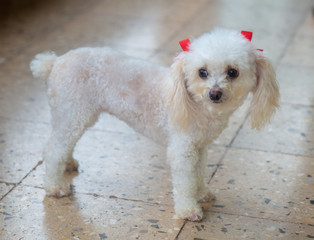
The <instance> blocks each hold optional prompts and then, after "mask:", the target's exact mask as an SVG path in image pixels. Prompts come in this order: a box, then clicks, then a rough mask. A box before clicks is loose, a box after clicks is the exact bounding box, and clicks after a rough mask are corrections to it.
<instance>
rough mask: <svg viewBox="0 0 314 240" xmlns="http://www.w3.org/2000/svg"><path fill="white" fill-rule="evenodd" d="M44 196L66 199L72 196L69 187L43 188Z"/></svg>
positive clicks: (50, 186)
mask: <svg viewBox="0 0 314 240" xmlns="http://www.w3.org/2000/svg"><path fill="white" fill-rule="evenodd" d="M45 190H46V195H47V196H51V197H57V198H61V197H67V196H70V195H71V194H72V189H71V186H70V185H65V184H64V185H54V186H52V185H49V186H46V187H45Z"/></svg>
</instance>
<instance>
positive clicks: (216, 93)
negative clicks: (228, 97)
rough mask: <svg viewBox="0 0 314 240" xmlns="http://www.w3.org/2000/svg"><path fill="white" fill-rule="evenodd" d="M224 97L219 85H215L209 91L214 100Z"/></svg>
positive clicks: (211, 98)
mask: <svg viewBox="0 0 314 240" xmlns="http://www.w3.org/2000/svg"><path fill="white" fill-rule="evenodd" d="M221 97H222V89H221V88H219V87H213V88H212V89H210V91H209V98H210V100H212V101H214V102H218V101H219V100H220V99H221Z"/></svg>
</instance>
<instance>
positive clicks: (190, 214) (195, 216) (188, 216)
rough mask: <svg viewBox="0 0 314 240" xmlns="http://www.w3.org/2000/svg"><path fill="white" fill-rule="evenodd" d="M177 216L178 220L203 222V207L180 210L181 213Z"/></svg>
mask: <svg viewBox="0 0 314 240" xmlns="http://www.w3.org/2000/svg"><path fill="white" fill-rule="evenodd" d="M176 216H177V217H178V218H181V219H184V220H189V221H192V222H197V221H200V220H202V218H203V211H202V209H201V207H199V206H196V207H192V208H189V209H184V210H179V211H177V213H176Z"/></svg>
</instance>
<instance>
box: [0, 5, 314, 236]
mask: <svg viewBox="0 0 314 240" xmlns="http://www.w3.org/2000/svg"><path fill="white" fill-rule="evenodd" d="M313 6H314V1H313V0H302V1H300V0H278V1H273V0H264V1H257V0H237V1H235V0H193V1H190V0H173V1H170V0H124V1H123V0H89V1H86V0H54V1H39V0H0V239H10V240H11V239H184V240H185V239H194V240H196V239H198V240H200V239H204V240H205V239H206V240H207V239H310V238H314V99H313V93H314V79H313V76H314V20H313ZM215 27H224V28H231V29H236V30H238V31H241V30H247V31H252V32H253V40H252V43H253V44H254V45H255V46H256V48H261V49H264V54H265V56H267V57H268V58H269V59H270V60H271V61H272V63H273V64H274V66H275V68H276V71H277V79H278V82H279V84H280V91H281V108H280V110H279V111H278V113H277V114H276V116H275V118H274V119H273V122H272V123H271V124H270V125H269V126H267V127H266V128H265V129H264V130H262V131H260V132H257V131H253V130H251V129H250V125H249V121H248V112H247V109H248V106H249V99H248V100H247V101H246V102H245V103H244V105H243V107H241V108H240V109H239V110H238V111H237V112H235V114H234V115H233V116H232V118H231V119H230V122H229V126H228V128H227V129H226V130H225V131H224V132H223V133H222V135H221V136H220V137H219V138H218V139H217V140H216V141H215V143H214V144H213V146H212V147H210V148H209V150H208V151H209V159H208V163H207V166H206V182H207V183H208V185H209V188H210V189H211V190H212V192H213V193H214V194H215V195H216V200H215V201H214V202H211V203H206V204H203V205H202V206H203V208H204V211H205V219H204V220H203V221H202V222H200V223H191V222H185V221H182V220H176V219H174V218H173V214H174V213H173V200H172V187H171V176H170V173H169V166H168V165H167V164H166V161H165V159H166V155H165V151H164V149H162V148H161V147H159V146H158V145H156V144H155V143H153V142H151V141H150V140H148V139H146V138H144V137H142V136H140V135H138V134H137V133H135V132H134V131H133V130H132V129H130V128H129V127H128V126H126V125H125V124H124V123H122V122H120V121H118V120H117V119H115V118H114V117H112V116H108V115H103V116H101V117H100V119H99V121H98V123H97V124H96V125H95V126H94V127H92V128H91V129H90V131H88V132H87V133H86V134H85V135H84V136H83V137H82V139H81V141H80V142H79V143H78V146H77V148H76V150H75V154H74V157H75V158H76V159H77V160H78V161H79V162H80V168H79V173H78V174H76V175H71V176H69V178H71V179H72V181H73V182H72V183H73V186H74V195H73V196H72V197H69V198H63V199H54V198H46V197H45V196H44V190H43V185H42V183H43V175H44V170H45V168H44V164H43V162H42V156H41V155H42V149H43V147H44V144H45V142H46V141H47V138H48V137H49V133H50V125H49V121H50V112H49V106H48V101H47V98H46V88H45V83H44V82H42V81H39V80H36V79H33V77H32V76H31V72H30V70H29V62H30V61H31V59H32V58H33V56H34V55H35V54H37V53H39V52H43V51H47V50H52V51H55V52H56V53H57V54H58V55H61V54H63V53H65V52H67V51H69V50H70V49H73V48H77V47H81V46H104V45H106V46H111V47H113V48H115V49H117V50H120V51H122V52H124V53H126V54H128V55H132V56H135V57H139V58H144V59H146V60H149V61H152V62H154V63H157V64H161V65H164V66H169V65H170V64H171V63H172V59H173V58H174V57H175V56H176V55H177V54H178V53H179V52H180V51H181V50H180V47H179V44H178V42H179V41H180V40H182V39H185V38H191V39H192V38H195V37H198V36H199V35H201V34H202V33H204V32H209V31H211V30H212V29H213V28H215Z"/></svg>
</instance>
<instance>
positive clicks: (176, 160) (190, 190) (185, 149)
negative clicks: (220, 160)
mask: <svg viewBox="0 0 314 240" xmlns="http://www.w3.org/2000/svg"><path fill="white" fill-rule="evenodd" d="M168 158H169V160H170V162H171V174H172V184H173V194H174V204H175V212H176V215H177V217H179V218H182V219H187V220H190V221H199V220H201V219H202V217H203V212H202V209H201V206H200V205H199V203H198V197H197V193H198V183H199V182H198V176H197V164H198V162H199V160H200V153H199V149H197V148H196V147H195V146H193V145H192V144H188V143H181V144H178V142H176V143H175V144H173V145H172V146H170V147H169V148H168Z"/></svg>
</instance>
